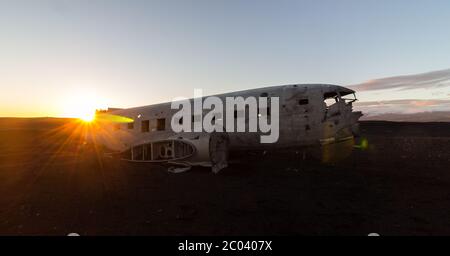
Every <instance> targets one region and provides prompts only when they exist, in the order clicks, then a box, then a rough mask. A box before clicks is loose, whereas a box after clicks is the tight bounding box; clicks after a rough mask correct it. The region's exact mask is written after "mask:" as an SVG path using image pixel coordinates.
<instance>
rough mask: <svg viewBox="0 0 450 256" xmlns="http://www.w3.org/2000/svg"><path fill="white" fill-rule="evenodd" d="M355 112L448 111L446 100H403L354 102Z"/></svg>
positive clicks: (376, 113)
mask: <svg viewBox="0 0 450 256" xmlns="http://www.w3.org/2000/svg"><path fill="white" fill-rule="evenodd" d="M354 106H355V110H359V111H362V112H363V113H364V114H365V115H368V116H370V115H378V114H381V113H418V112H426V111H450V100H448V99H433V100H422V99H404V100H385V101H365V102H355V103H354Z"/></svg>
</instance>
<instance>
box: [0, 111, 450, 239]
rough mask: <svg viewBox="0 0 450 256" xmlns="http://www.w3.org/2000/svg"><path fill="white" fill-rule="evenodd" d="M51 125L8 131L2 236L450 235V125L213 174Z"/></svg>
mask: <svg viewBox="0 0 450 256" xmlns="http://www.w3.org/2000/svg"><path fill="white" fill-rule="evenodd" d="M41 121H42V120H41ZM53 121H54V120H53ZM53 121H49V122H43V123H40V124H36V123H33V122H32V121H28V123H27V122H25V126H28V127H29V128H30V129H16V130H11V129H9V130H8V129H6V130H3V129H0V205H2V207H1V208H0V235H36V234H42V235H66V234H68V233H71V232H76V233H79V234H81V235H100V234H101V235H247V234H255V235H269V234H270V235H367V234H368V233H372V232H376V233H380V234H381V235H449V234H450V218H448V216H447V215H448V212H449V211H450V201H449V200H450V189H449V187H450V172H449V166H450V129H449V128H450V123H392V122H372V121H371V122H361V132H362V138H363V139H365V140H367V141H368V147H367V148H366V149H364V150H363V149H355V150H354V151H353V153H352V155H351V156H350V157H348V158H346V159H345V160H342V161H340V162H337V163H334V164H320V163H317V162H316V161H311V160H308V161H302V160H301V159H300V158H301V157H296V156H295V155H294V156H292V155H290V156H287V157H284V158H283V157H282V156H280V155H269V156H265V157H264V158H262V157H261V156H248V157H243V158H241V159H240V160H241V161H240V162H238V163H236V164H233V165H232V166H230V167H229V168H227V169H225V170H223V171H222V172H220V173H219V174H218V175H214V174H212V173H211V172H210V170H209V169H207V168H194V169H192V170H191V171H189V172H185V173H181V174H172V173H168V172H167V168H166V167H165V166H159V165H142V164H133V163H126V162H122V161H118V160H113V159H107V158H103V157H101V156H98V155H97V154H96V151H95V149H94V148H92V147H89V146H83V143H82V139H81V137H80V135H79V134H78V133H73V131H74V129H73V127H72V126H73V125H74V124H73V123H72V122H71V121H70V120H68V121H67V122H60V123H58V124H55V123H52V122H53ZM5 122H6V121H5V120H1V119H0V124H1V125H2V126H1V127H2V128H4V126H3V125H4V124H5ZM29 122H31V123H33V125H30V124H31V123H29ZM6 123H7V122H6ZM46 125H49V126H46ZM16 127H18V126H16Z"/></svg>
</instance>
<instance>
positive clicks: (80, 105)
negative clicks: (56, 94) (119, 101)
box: [62, 90, 106, 123]
mask: <svg viewBox="0 0 450 256" xmlns="http://www.w3.org/2000/svg"><path fill="white" fill-rule="evenodd" d="M63 102H64V104H63V105H64V107H63V114H62V115H63V116H65V117H71V118H78V119H79V120H81V121H83V122H85V123H90V122H93V121H95V116H96V114H95V113H96V110H97V109H105V108H106V107H105V104H104V103H103V100H102V99H101V98H100V97H98V95H97V94H95V93H93V92H92V91H89V90H76V91H71V92H70V94H69V95H68V96H67V97H64V99H63Z"/></svg>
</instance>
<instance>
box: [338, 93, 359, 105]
mask: <svg viewBox="0 0 450 256" xmlns="http://www.w3.org/2000/svg"><path fill="white" fill-rule="evenodd" d="M341 100H343V101H344V102H345V104H351V103H353V102H355V101H357V99H356V95H355V93H352V94H347V95H345V96H342V97H341Z"/></svg>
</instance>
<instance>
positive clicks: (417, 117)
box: [361, 111, 450, 122]
mask: <svg viewBox="0 0 450 256" xmlns="http://www.w3.org/2000/svg"><path fill="white" fill-rule="evenodd" d="M361 120H380V121H394V122H450V111H433V112H420V113H413V114H397V113H386V114H378V115H364V116H362V117H361Z"/></svg>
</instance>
